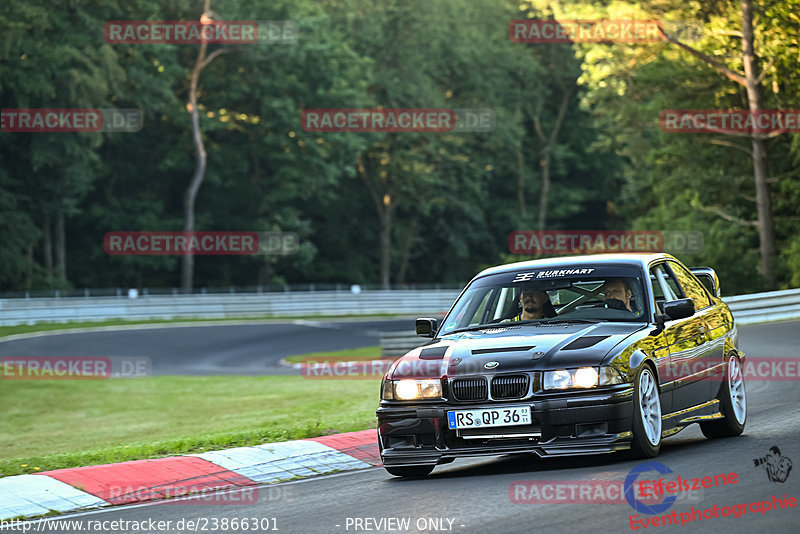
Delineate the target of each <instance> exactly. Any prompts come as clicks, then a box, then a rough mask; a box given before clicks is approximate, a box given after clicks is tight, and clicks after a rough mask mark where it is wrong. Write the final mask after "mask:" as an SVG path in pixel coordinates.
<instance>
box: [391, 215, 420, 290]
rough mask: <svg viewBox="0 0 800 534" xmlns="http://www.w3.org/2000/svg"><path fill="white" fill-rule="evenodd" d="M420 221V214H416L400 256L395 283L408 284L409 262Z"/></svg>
mask: <svg viewBox="0 0 800 534" xmlns="http://www.w3.org/2000/svg"><path fill="white" fill-rule="evenodd" d="M418 220H419V213H414V216H413V217H411V222H410V223H409V224H408V234H407V235H406V239H405V241H404V242H403V250H402V252H401V256H400V269H398V271H397V278H396V279H395V281H396V282H397V283H398V284H405V283H406V272H407V271H408V261H409V257H410V256H411V245H412V243H413V242H414V235H415V234H416V232H417V221H418Z"/></svg>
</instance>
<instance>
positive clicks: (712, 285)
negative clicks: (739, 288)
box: [689, 267, 721, 298]
mask: <svg viewBox="0 0 800 534" xmlns="http://www.w3.org/2000/svg"><path fill="white" fill-rule="evenodd" d="M689 270H690V271H692V274H693V275H695V276H696V277H697V279H698V280H700V283H701V284H703V286H705V288H706V289H708V291H709V292H710V293H711V294H712V295H714V296H715V297H717V298H720V295H721V293H720V290H719V277H718V276H717V273H716V272H715V271H714V269H712V268H711V267H695V268H694V269H689Z"/></svg>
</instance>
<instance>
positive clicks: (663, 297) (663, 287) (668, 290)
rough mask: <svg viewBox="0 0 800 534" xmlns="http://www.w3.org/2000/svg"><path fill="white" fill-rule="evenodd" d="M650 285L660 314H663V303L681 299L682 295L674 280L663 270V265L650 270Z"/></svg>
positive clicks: (670, 274)
mask: <svg viewBox="0 0 800 534" xmlns="http://www.w3.org/2000/svg"><path fill="white" fill-rule="evenodd" d="M650 285H651V286H652V287H653V296H654V297H655V299H656V306H657V307H658V309H659V311H660V312H661V313H664V307H663V304H664V302H666V301H670V300H675V299H679V298H681V295H682V293H681V290H680V288H679V287H678V284H677V282H675V278H674V277H673V276H672V273H670V272H669V271H667V270H666V269H665V268H664V264H663V263H660V264H658V265H655V266H653V267H652V268H651V269H650Z"/></svg>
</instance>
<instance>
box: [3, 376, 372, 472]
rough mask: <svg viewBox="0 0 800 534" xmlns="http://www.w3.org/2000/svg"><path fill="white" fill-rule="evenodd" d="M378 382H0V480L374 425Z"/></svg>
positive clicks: (270, 379) (203, 379) (213, 379)
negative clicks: (27, 474) (48, 471)
mask: <svg viewBox="0 0 800 534" xmlns="http://www.w3.org/2000/svg"><path fill="white" fill-rule="evenodd" d="M378 384H379V382H378V380H346V381H345V380H312V379H307V378H303V377H298V376H258V377H244V376H215V377H185V376H161V377H148V378H133V379H109V380H97V381H95V380H91V381H81V380H61V381H58V380H49V381H39V380H28V381H10V380H1V381H0V407H2V408H1V409H2V416H0V451H2V455H3V458H2V459H0V475H2V476H9V475H17V474H22V473H36V472H41V471H46V470H50V469H59V468H65V467H76V466H85V465H96V464H103V463H111V462H120V461H125V460H137V459H144V458H158V457H163V456H169V455H175V454H184V453H197V452H204V451H209V450H216V449H224V448H229V447H237V446H245V445H257V444H260V443H267V442H275V441H284V440H290V439H301V438H307V437H315V436H320V435H325V434H332V433H336V432H348V431H354V430H364V429H367V428H374V427H375V409H376V408H377V405H378V388H379V385H378Z"/></svg>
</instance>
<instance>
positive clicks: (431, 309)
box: [0, 289, 459, 326]
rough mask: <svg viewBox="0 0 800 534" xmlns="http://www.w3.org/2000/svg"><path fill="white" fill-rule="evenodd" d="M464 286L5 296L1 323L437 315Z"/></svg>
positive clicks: (444, 309) (2, 324)
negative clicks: (51, 296) (235, 292)
mask: <svg viewBox="0 0 800 534" xmlns="http://www.w3.org/2000/svg"><path fill="white" fill-rule="evenodd" d="M458 293H459V292H458V290H451V289H430V290H374V291H362V292H361V293H358V294H354V293H351V292H350V291H308V292H292V293H260V294H252V293H250V294H241V293H240V294H216V295H209V294H207V295H169V296H140V297H138V298H133V299H131V298H128V297H90V298H44V299H0V326H13V325H18V324H35V323H40V322H55V323H63V322H70V321H104V320H109V319H173V318H176V317H187V318H201V319H220V318H242V317H263V316H277V317H300V316H309V315H367V314H378V313H401V314H415V313H420V314H432V313H443V312H446V311H447V310H448V309H449V308H450V305H451V304H452V303H453V301H454V300H455V299H456V297H457V296H458Z"/></svg>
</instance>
